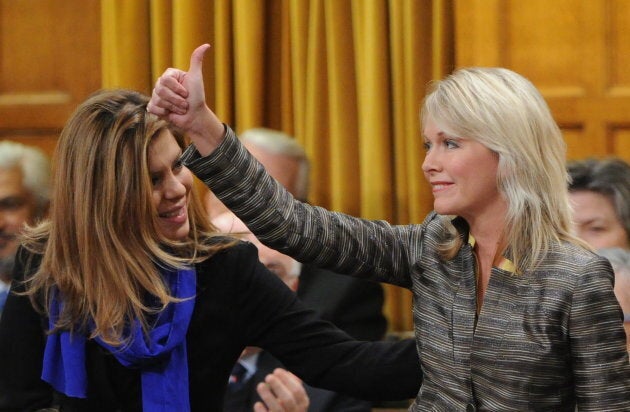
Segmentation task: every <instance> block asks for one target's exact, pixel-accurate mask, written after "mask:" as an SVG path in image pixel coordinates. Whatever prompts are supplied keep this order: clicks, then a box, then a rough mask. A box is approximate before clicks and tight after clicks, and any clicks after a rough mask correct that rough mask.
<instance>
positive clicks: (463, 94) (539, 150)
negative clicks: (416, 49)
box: [421, 67, 583, 272]
mask: <svg viewBox="0 0 630 412" xmlns="http://www.w3.org/2000/svg"><path fill="white" fill-rule="evenodd" d="M421 116H422V122H423V124H424V123H425V122H426V120H427V119H429V118H430V119H432V120H433V121H434V122H435V123H436V124H438V125H439V126H440V128H441V129H442V130H444V131H445V132H447V133H449V134H452V135H454V136H462V137H468V138H471V139H475V140H477V141H479V142H480V143H482V144H483V145H484V146H486V147H487V148H489V149H490V150H492V151H494V152H495V153H497V154H498V156H499V166H498V173H497V187H498V188H499V191H500V192H501V193H502V194H503V196H504V197H505V199H507V202H508V211H507V216H506V225H505V229H504V233H503V241H504V242H505V244H506V246H507V250H506V251H504V252H507V253H508V254H509V256H508V257H509V258H510V259H511V260H512V261H513V263H514V265H515V266H516V269H517V272H521V271H524V270H528V269H534V268H535V267H536V264H537V262H538V261H539V259H540V258H542V257H543V256H545V255H546V254H547V252H548V250H549V248H550V246H551V245H552V244H553V243H558V242H560V241H562V240H566V241H570V242H573V243H577V244H580V245H583V242H581V241H579V240H578V239H576V238H575V237H574V236H573V235H572V234H571V216H570V207H569V199H568V192H567V183H568V175H567V171H566V164H565V153H566V145H565V142H564V140H563V138H562V134H561V132H560V129H559V128H558V126H557V124H556V122H555V121H554V119H553V117H552V115H551V112H550V110H549V107H548V106H547V103H546V102H545V100H544V99H543V97H542V96H541V95H540V93H539V92H538V90H537V89H536V88H535V87H534V85H533V84H532V83H531V82H530V81H528V80H527V79H525V78H524V77H522V76H521V75H519V74H517V73H515V72H513V71H510V70H508V69H504V68H480V67H473V68H465V69H460V70H457V71H455V72H454V73H453V74H451V75H450V76H448V77H447V78H445V79H444V80H442V81H440V82H436V83H435V84H434V85H433V88H432V90H431V91H430V92H429V94H428V95H427V96H426V98H425V101H424V105H423V109H422V114H421ZM448 221H450V220H446V219H445V222H448ZM445 224H446V225H448V223H445ZM446 229H447V232H450V233H453V228H452V227H447V228H446ZM460 246H461V239H460V237H459V236H451V238H450V239H449V241H447V242H446V243H445V248H444V250H445V256H447V257H448V256H453V255H454V254H455V253H456V252H457V250H458V249H459V247H460Z"/></svg>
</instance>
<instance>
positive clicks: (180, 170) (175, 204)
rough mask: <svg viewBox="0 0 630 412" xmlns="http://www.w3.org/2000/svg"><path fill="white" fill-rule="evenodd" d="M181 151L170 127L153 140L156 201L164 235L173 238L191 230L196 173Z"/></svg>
mask: <svg viewBox="0 0 630 412" xmlns="http://www.w3.org/2000/svg"><path fill="white" fill-rule="evenodd" d="M181 155H182V149H181V148H180V147H179V145H178V144H177V141H176V140H175V137H173V135H172V134H171V132H170V131H169V130H164V131H162V132H161V133H160V134H159V135H157V136H156V137H154V138H153V140H152V141H151V143H150V144H149V159H148V161H149V173H150V175H151V183H152V185H153V191H152V199H153V205H154V206H155V208H156V209H157V211H158V222H159V227H160V231H161V233H162V235H164V236H165V237H166V238H168V239H171V240H182V239H184V238H186V236H188V232H189V231H190V223H189V221H188V201H189V198H190V190H191V189H192V185H193V177H192V173H191V172H190V170H188V168H187V167H185V166H183V165H182V164H181V163H180V161H179V158H180V156H181Z"/></svg>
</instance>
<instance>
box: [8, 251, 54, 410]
mask: <svg viewBox="0 0 630 412" xmlns="http://www.w3.org/2000/svg"><path fill="white" fill-rule="evenodd" d="M31 257H32V255H29V254H28V253H26V252H25V251H24V250H23V249H20V250H18V255H17V258H16V263H15V268H14V272H13V275H14V276H13V282H12V283H11V292H10V294H9V297H8V298H7V303H6V306H5V308H4V311H3V313H2V318H1V319H0V411H31V410H36V409H40V408H46V407H50V406H51V404H52V390H51V388H50V386H49V385H48V384H46V383H45V382H44V381H42V380H41V379H40V376H41V373H42V359H43V354H44V344H45V334H44V329H43V320H42V317H41V316H40V315H39V314H38V313H37V312H36V311H35V310H34V309H33V307H32V305H31V302H30V300H29V298H28V297H26V296H18V295H16V294H15V293H14V292H22V291H24V283H23V282H22V281H23V280H24V279H25V277H26V276H27V272H33V271H34V270H35V269H36V266H38V264H39V262H36V259H32V262H28V263H29V264H28V267H26V266H27V261H28V260H29V258H31ZM31 263H32V264H31Z"/></svg>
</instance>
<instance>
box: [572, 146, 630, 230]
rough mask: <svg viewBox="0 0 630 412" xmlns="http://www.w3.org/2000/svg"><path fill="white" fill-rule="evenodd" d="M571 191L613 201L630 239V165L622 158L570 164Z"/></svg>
mask: <svg viewBox="0 0 630 412" xmlns="http://www.w3.org/2000/svg"><path fill="white" fill-rule="evenodd" d="M567 169H568V171H569V176H571V182H570V183H569V191H572V192H575V191H580V190H588V191H591V192H595V193H599V194H601V195H603V196H605V197H607V198H608V199H610V200H611V202H612V204H613V207H614V208H615V213H616V214H617V217H618V218H619V220H620V221H621V224H622V225H623V228H624V229H625V231H626V235H627V236H628V239H630V165H629V164H628V163H626V162H625V161H623V160H622V159H618V158H612V157H611V158H606V159H593V158H590V159H583V160H574V161H571V162H569V164H568V166H567Z"/></svg>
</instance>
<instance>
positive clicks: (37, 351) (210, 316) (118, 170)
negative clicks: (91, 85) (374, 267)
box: [0, 90, 419, 411]
mask: <svg viewBox="0 0 630 412" xmlns="http://www.w3.org/2000/svg"><path fill="white" fill-rule="evenodd" d="M147 102H148V98H147V97H146V96H143V95H141V94H139V93H136V92H132V91H126V90H114V91H101V92H99V93H96V94H95V95H93V96H91V97H90V98H89V99H87V101H85V102H84V103H83V104H81V105H80V106H79V107H78V109H77V110H76V112H75V113H74V114H73V115H72V117H71V118H70V120H69V121H68V123H67V125H66V126H65V128H64V130H63V131H62V133H61V136H60V138H59V141H58V145H57V149H56V153H55V163H54V167H53V176H54V178H53V179H54V181H53V183H54V189H53V196H52V201H51V210H50V217H49V219H48V220H46V221H44V222H42V223H41V224H39V225H38V226H36V227H32V228H28V229H27V230H26V233H25V237H24V241H23V247H22V248H21V249H20V251H18V257H17V260H16V269H15V278H16V282H15V283H14V288H13V293H12V294H11V296H9V298H8V300H7V305H6V308H5V312H4V314H3V317H2V322H1V323H0V365H2V367H1V368H0V410H36V409H39V408H49V407H52V406H58V407H59V408H60V409H61V410H64V411H68V410H70V411H75V410H76V411H115V410H120V411H139V410H144V411H188V410H203V411H208V410H212V411H214V410H221V407H222V406H221V405H222V398H223V393H224V391H225V388H226V385H227V382H228V376H229V372H230V370H231V367H232V365H233V364H234V362H235V361H236V359H237V358H238V356H239V354H240V353H241V351H242V350H243V348H244V347H245V346H248V345H249V346H259V347H262V348H265V349H267V350H268V351H270V352H272V353H273V354H274V355H276V356H277V357H278V358H279V359H280V360H282V361H283V363H284V364H285V366H286V367H287V368H288V369H290V370H294V371H295V372H296V373H297V374H299V375H300V376H301V377H302V378H304V379H305V380H307V381H309V383H311V384H313V385H316V386H322V387H326V388H329V389H334V390H336V391H338V392H344V393H347V394H349V395H354V396H357V397H364V398H368V399H380V398H394V399H405V398H409V397H411V396H412V395H413V393H414V392H415V391H416V390H417V387H418V384H419V383H418V376H419V371H418V366H417V361H414V359H417V355H416V354H415V348H414V345H413V343H412V342H404V343H402V344H399V345H392V344H385V343H382V342H379V343H366V342H356V341H353V340H351V339H350V338H349V337H348V336H347V335H345V334H344V333H342V332H341V331H339V330H337V329H335V328H333V327H332V325H330V324H328V323H325V322H322V321H320V320H318V319H317V318H316V317H315V316H314V315H313V313H312V312H310V311H308V310H305V309H304V308H303V307H302V306H301V304H300V303H299V302H298V301H297V299H296V298H295V296H294V294H293V293H292V292H291V291H290V290H289V289H288V288H287V287H286V286H285V285H284V283H282V281H280V280H279V279H278V278H277V277H276V276H274V275H273V274H271V273H270V272H268V271H267V270H266V269H265V267H264V266H263V265H262V264H261V263H260V262H259V261H258V259H257V255H256V250H255V248H254V247H253V246H252V245H251V244H247V243H243V242H239V241H237V240H236V239H233V238H228V237H226V236H222V235H219V234H218V233H217V232H216V230H215V229H214V228H213V227H212V226H211V225H210V224H209V222H208V220H207V218H206V214H205V212H204V210H203V209H202V208H201V206H200V205H201V203H199V202H198V200H197V196H196V194H195V190H194V186H195V185H194V182H193V176H192V173H191V172H190V170H188V168H186V167H185V166H183V165H182V163H181V161H180V157H181V155H182V150H183V148H184V146H185V145H184V143H185V142H184V138H183V136H181V135H179V134H178V133H177V132H176V131H174V130H172V129H171V128H169V126H168V125H167V123H166V122H164V121H162V120H159V119H158V118H157V117H156V116H154V115H152V114H150V113H148V112H147V110H146V106H147ZM340 360H343V361H340ZM410 360H411V361H410ZM358 365H360V366H358ZM357 368H359V369H361V370H362V371H363V372H364V373H362V374H361V376H360V377H359V376H357V375H356V370H357ZM40 377H41V379H40ZM272 382H273V380H272V381H270V383H272ZM271 388H272V389H274V386H273V385H271ZM276 395H278V397H279V398H282V394H278V393H277V394H276ZM286 395H287V396H286V397H285V398H287V399H288V394H286ZM292 406H295V405H290V404H286V405H284V408H283V409H282V410H292V409H291V407H292Z"/></svg>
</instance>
